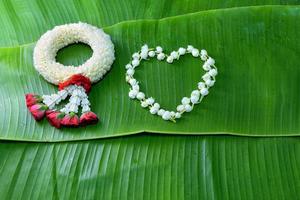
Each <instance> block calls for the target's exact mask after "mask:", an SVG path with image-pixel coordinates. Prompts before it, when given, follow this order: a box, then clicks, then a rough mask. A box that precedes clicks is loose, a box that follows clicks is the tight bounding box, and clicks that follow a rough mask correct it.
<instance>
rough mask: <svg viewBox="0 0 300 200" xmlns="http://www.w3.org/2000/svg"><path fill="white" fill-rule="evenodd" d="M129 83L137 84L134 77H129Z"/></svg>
mask: <svg viewBox="0 0 300 200" xmlns="http://www.w3.org/2000/svg"><path fill="white" fill-rule="evenodd" d="M129 84H130V85H135V84H137V81H136V79H134V78H132V79H130V80H129Z"/></svg>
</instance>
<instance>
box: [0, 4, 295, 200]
mask: <svg viewBox="0 0 300 200" xmlns="http://www.w3.org/2000/svg"><path fill="white" fill-rule="evenodd" d="M299 4H300V1H299V0H286V1H282V0H254V1H253V0H244V1H236V0H229V1H221V0H210V1H198V0H172V1H169V0H152V1H145V0H139V1H133V0H123V1H120V0H101V1H86V0H51V1H46V0H31V1H29V0H24V1H20V0H4V1H1V3H0V24H1V31H0V69H1V73H0V139H1V140H2V141H1V142H0V155H1V156H0V199H14V200H15V199H22V200H23V199H30V200H33V199H151V200H152V199H172V200H173V199H230V200H231V199H272V200H274V199H299V196H300V192H299V191H300V168H299V166H300V165H299V164H300V160H299V156H298V155H299V153H300V142H299V138H298V137H238V136H229V135H228V134H231V135H243V136H297V135H299V134H300V131H299V130H300V123H299V122H300V118H299V115H300V106H299V87H298V85H299V83H300V77H299V74H300V73H299V70H300V68H299V67H298V66H299V64H298V60H299V59H298V58H299V53H300V45H299V44H300V43H299V37H298V35H299V31H300V24H299V23H298V21H299V20H300V19H299V18H300V16H299V15H300V7H299V6H296V5H299ZM259 5H261V6H259ZM271 5H273V6H271ZM276 5H277V6H276ZM279 5H295V6H279ZM247 6H248V7H247ZM249 6H250V7H249ZM252 6H253V7H252ZM179 15H180V16H179ZM166 17H167V18H166ZM78 21H84V22H87V23H90V24H93V25H96V26H98V27H103V28H104V30H105V32H107V33H108V34H110V35H111V36H112V39H113V42H114V44H115V48H116V57H117V60H116V62H115V63H114V65H113V68H112V70H111V72H109V73H108V74H107V76H106V77H105V78H104V79H103V80H102V81H101V82H99V83H97V84H95V85H94V86H93V89H92V92H91V93H90V95H89V96H90V99H91V103H92V109H93V111H95V112H96V113H97V114H98V115H100V118H101V122H100V123H99V124H98V125H96V126H90V127H87V128H81V129H61V130H56V129H55V128H53V127H51V126H50V125H49V124H48V123H47V122H46V121H43V122H41V123H36V122H35V121H34V120H33V119H32V117H31V116H30V114H29V113H28V111H27V109H26V106H25V102H24V94H25V93H28V92H35V93H38V94H50V93H53V92H56V91H57V88H56V86H53V85H51V84H49V83H47V82H46V81H45V80H44V79H43V78H42V77H40V76H39V75H38V73H37V72H36V71H35V70H34V68H33V62H32V52H33V48H34V45H35V42H36V41H37V40H38V38H39V37H40V36H41V34H43V33H44V32H45V31H47V30H49V29H51V28H53V27H54V26H55V25H59V24H65V23H71V22H78ZM144 43H148V44H149V45H151V46H155V45H162V46H163V47H164V48H165V49H166V50H167V51H171V50H173V49H174V48H178V47H180V46H184V45H187V44H192V45H194V46H196V47H199V48H206V49H207V50H208V52H209V53H210V55H211V56H212V57H214V58H215V59H216V62H217V66H218V68H219V75H218V77H217V83H216V85H215V87H214V88H212V90H211V91H210V95H209V96H208V97H207V98H206V99H205V100H204V101H203V103H201V105H199V106H196V107H195V109H194V110H193V112H192V113H189V114H186V115H184V116H183V118H182V119H180V120H179V121H178V122H177V123H176V124H173V123H170V122H165V121H162V120H161V119H159V118H158V117H154V116H152V115H151V114H149V113H148V111H147V110H144V109H142V108H141V107H140V105H139V103H138V102H136V101H131V100H129V98H128V96H127V93H128V90H129V88H128V86H127V85H126V83H125V80H124V74H125V69H124V65H125V64H126V63H128V62H129V58H130V56H131V54H132V53H133V52H134V51H136V50H137V49H139V48H140V47H141V45H143V44H144ZM91 53H92V52H91V50H90V48H89V47H87V46H86V45H82V44H79V45H71V46H70V47H67V48H64V49H62V50H61V51H60V52H59V54H58V56H57V60H58V61H59V62H61V63H64V64H71V63H72V64H80V63H82V62H84V60H86V59H87V58H88V57H90V56H91ZM200 66H201V64H200V63H199V62H197V61H196V60H195V59H193V58H192V57H189V56H186V57H184V58H183V59H181V60H179V61H178V62H175V63H174V64H173V65H167V64H165V63H159V62H157V61H149V62H145V63H143V64H142V66H141V68H140V69H139V70H138V71H137V77H138V78H139V80H140V82H141V86H142V89H143V90H145V91H146V93H147V94H148V95H152V96H153V97H155V98H156V99H157V100H158V101H160V102H161V103H162V104H163V105H164V106H165V107H167V108H169V109H174V108H175V106H176V105H177V104H178V103H179V102H180V100H181V97H182V96H185V95H189V94H190V91H191V90H192V89H194V87H195V86H196V83H197V82H198V80H199V78H200V77H201V74H202V71H201V67H200ZM156 83H158V84H156ZM144 131H146V132H149V133H147V134H140V135H132V136H129V135H130V134H136V133H142V132H144ZM156 133H160V134H159V135H158V134H156ZM164 133H165V134H173V135H172V136H171V135H163V134H164ZM179 134H180V135H179ZM192 134H195V135H194V136H191V135H192ZM216 134H222V135H216ZM224 134H226V135H224ZM199 135H201V136H199ZM115 136H124V137H118V138H107V137H115ZM96 138H102V139H100V140H89V139H96ZM104 138H107V139H104ZM3 140H8V141H3ZM16 140H19V141H22V142H18V141H16ZM75 140H79V141H75ZM83 140H89V141H83ZM24 141H28V142H24ZM68 141H73V142H68ZM48 142H50V143H48ZM52 142H56V143H52Z"/></svg>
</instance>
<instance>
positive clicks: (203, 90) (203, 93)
mask: <svg viewBox="0 0 300 200" xmlns="http://www.w3.org/2000/svg"><path fill="white" fill-rule="evenodd" d="M200 93H201V95H202V96H206V95H208V89H207V88H202V89H201V90H200Z"/></svg>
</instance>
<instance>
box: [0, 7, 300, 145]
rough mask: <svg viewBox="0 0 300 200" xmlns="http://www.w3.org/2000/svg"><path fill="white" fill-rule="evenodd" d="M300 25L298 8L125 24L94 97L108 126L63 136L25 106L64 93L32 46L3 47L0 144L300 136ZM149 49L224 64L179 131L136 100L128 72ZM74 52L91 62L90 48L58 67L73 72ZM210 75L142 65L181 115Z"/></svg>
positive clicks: (143, 77)
mask: <svg viewBox="0 0 300 200" xmlns="http://www.w3.org/2000/svg"><path fill="white" fill-rule="evenodd" d="M299 20H300V7H299V6H258V7H245V8H231V9H218V10H209V11H202V12H198V13H194V14H189V15H183V16H176V17H170V18H167V19H160V20H138V21H132V22H123V23H119V24H117V25H113V26H111V27H108V28H105V29H104V30H105V31H106V32H107V33H109V34H110V35H111V36H112V39H113V42H114V44H115V48H116V61H115V63H114V65H113V67H112V70H111V71H110V72H109V73H108V74H107V76H106V77H105V78H104V79H103V80H102V81H101V82H100V83H98V84H95V85H94V86H93V89H92V92H91V93H90V95H89V96H90V100H91V103H92V110H93V111H95V112H96V113H97V114H99V116H100V117H101V123H98V124H97V125H96V126H89V127H87V128H80V129H68V128H65V129H61V130H56V129H55V128H53V127H51V126H50V125H49V124H48V123H47V122H46V121H43V122H42V123H36V122H35V121H34V119H33V118H32V117H31V116H30V114H29V112H28V111H27V108H26V106H25V103H24V94H25V93H28V92H35V93H37V94H50V93H54V92H56V91H57V88H56V86H53V85H51V84H49V83H47V82H46V81H45V80H44V79H43V78H42V77H40V76H39V75H38V73H37V72H36V71H35V70H34V67H33V63H32V51H33V48H34V44H28V45H26V44H25V45H22V46H18V47H9V48H1V49H0V60H1V62H0V66H1V69H2V73H1V80H0V83H1V84H0V93H1V95H0V101H1V105H0V106H1V107H0V108H1V111H2V112H1V113H0V121H1V125H0V138H1V139H6V140H10V139H12V140H29V141H31V140H32V141H70V140H80V139H91V138H105V137H113V136H123V135H129V134H134V133H140V132H144V131H146V132H159V133H166V134H168V133H174V134H232V135H246V136H288V135H289V136H290V135H299V133H300V132H299V130H300V110H299V108H300V105H299V104H300V102H299V97H300V96H299V95H300V93H299V84H300V73H299V70H300V68H299V67H298V60H299V59H298V58H299V52H300V45H299V37H298V34H297V33H298V32H299V31H300V24H299V23H298V21H299ZM278 30H280V31H278ZM144 43H148V45H150V46H152V47H153V46H156V45H161V46H162V47H164V48H165V49H166V51H171V50H173V49H177V48H178V47H180V46H185V45H187V44H193V45H194V46H196V47H199V48H206V49H207V50H208V52H211V56H212V57H214V58H215V59H216V64H217V66H218V67H219V75H218V77H217V82H216V85H215V86H214V88H212V89H211V91H210V95H208V96H207V97H206V98H205V100H204V101H203V102H202V103H201V104H200V105H197V106H196V107H195V109H194V110H193V111H192V112H191V113H188V114H185V115H184V116H183V118H182V119H180V120H178V122H177V123H176V124H175V123H171V122H166V121H163V120H162V119H161V118H159V117H157V116H153V115H151V114H150V113H149V111H147V110H145V109H143V108H141V106H140V105H139V103H138V102H137V101H132V100H130V99H129V97H128V91H129V87H128V85H127V84H126V82H125V80H124V79H125V78H124V76H125V75H124V74H125V69H124V66H125V65H126V64H127V63H128V62H129V60H130V57H131V54H132V53H133V52H135V51H137V50H138V49H139V48H140V47H141V45H142V44H144ZM81 49H82V51H81ZM76 53H77V54H80V55H81V56H77V57H78V59H77V61H78V62H83V61H84V59H85V58H88V57H89V56H90V54H91V51H90V50H89V48H87V47H84V48H81V47H80V46H79V47H78V46H75V47H74V46H73V47H68V48H65V49H64V50H62V52H60V54H59V56H58V60H59V61H60V62H62V63H65V62H67V63H68V62H70V61H71V60H72V57H74V55H76ZM202 74H203V71H202V69H201V63H199V61H198V60H196V59H193V58H192V57H191V56H190V57H189V56H185V57H184V58H182V59H180V60H179V61H176V62H175V63H174V64H172V65H169V64H166V63H164V62H158V61H155V60H150V61H148V62H144V63H143V64H142V66H141V67H140V69H139V70H137V79H138V80H139V81H140V83H141V87H142V89H143V90H144V91H146V94H147V95H148V96H153V97H154V98H155V99H156V100H157V101H158V102H161V104H162V105H163V106H164V107H166V108H168V109H175V108H176V105H177V104H178V103H179V102H180V100H181V98H182V97H183V96H187V95H189V94H190V92H191V91H192V90H193V89H195V88H196V86H197V82H198V81H199V80H200V77H201V76H202Z"/></svg>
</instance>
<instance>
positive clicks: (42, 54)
mask: <svg viewBox="0 0 300 200" xmlns="http://www.w3.org/2000/svg"><path fill="white" fill-rule="evenodd" d="M78 42H83V43H85V44H87V45H89V46H90V47H91V48H92V50H93V55H92V57H91V58H89V59H88V60H87V61H86V62H85V63H83V64H82V65H80V66H77V67H75V66H65V65H63V64H61V63H58V62H56V59H55V58H56V54H57V52H58V50H59V49H61V48H63V47H65V46H67V45H69V44H72V43H78ZM114 59H115V56H114V45H113V43H112V41H111V39H110V36H109V35H107V34H106V33H104V32H103V30H102V29H99V28H97V27H95V26H92V25H89V24H86V23H82V22H79V23H73V24H65V25H60V26H56V27H54V28H53V29H52V30H49V31H47V32H46V33H45V34H44V35H42V37H41V38H40V39H39V40H38V42H37V44H36V46H35V48H34V52H33V60H34V66H35V68H36V70H37V71H38V72H39V73H40V74H41V75H42V76H43V77H44V78H45V79H46V80H47V81H49V82H50V83H53V84H55V85H58V84H59V83H60V82H63V81H65V80H67V79H68V78H69V77H71V76H72V75H74V74H81V75H83V76H85V77H88V78H89V79H90V80H91V82H92V83H95V82H97V81H99V80H100V79H101V78H102V77H103V75H104V74H106V72H107V71H108V70H109V69H110V67H111V65H112V63H113V61H114Z"/></svg>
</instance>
